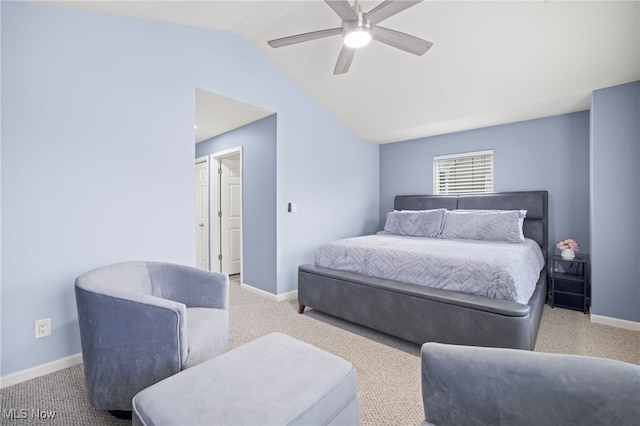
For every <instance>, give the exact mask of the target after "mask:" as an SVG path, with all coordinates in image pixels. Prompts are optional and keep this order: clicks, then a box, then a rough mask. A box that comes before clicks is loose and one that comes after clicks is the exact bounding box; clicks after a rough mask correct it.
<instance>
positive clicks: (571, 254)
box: [560, 249, 576, 260]
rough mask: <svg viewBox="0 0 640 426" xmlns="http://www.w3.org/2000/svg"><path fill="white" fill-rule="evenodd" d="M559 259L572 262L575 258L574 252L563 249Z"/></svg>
mask: <svg viewBox="0 0 640 426" xmlns="http://www.w3.org/2000/svg"><path fill="white" fill-rule="evenodd" d="M560 257H562V258H563V259H567V260H573V259H575V258H576V252H575V251H573V250H571V249H563V250H562V251H561V252H560Z"/></svg>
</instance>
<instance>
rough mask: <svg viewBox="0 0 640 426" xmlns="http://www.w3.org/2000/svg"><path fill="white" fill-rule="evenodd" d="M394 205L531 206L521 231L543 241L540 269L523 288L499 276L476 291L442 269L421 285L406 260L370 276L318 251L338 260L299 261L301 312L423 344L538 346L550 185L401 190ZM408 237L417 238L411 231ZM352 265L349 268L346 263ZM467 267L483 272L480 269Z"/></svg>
mask: <svg viewBox="0 0 640 426" xmlns="http://www.w3.org/2000/svg"><path fill="white" fill-rule="evenodd" d="M394 209H395V210H398V211H424V210H437V209H446V210H447V211H450V212H455V213H458V212H459V213H464V212H466V211H469V212H474V211H477V210H501V211H504V210H509V211H518V210H526V217H525V218H524V221H523V223H522V236H521V237H524V238H525V239H526V241H527V242H528V244H533V245H537V247H536V249H537V248H539V250H538V251H539V252H540V255H541V257H542V260H541V261H542V263H541V267H540V271H539V272H538V273H537V276H535V277H534V278H533V282H528V283H527V284H526V285H525V287H528V288H527V289H525V290H517V289H516V290H511V289H506V290H505V288H506V287H505V288H503V287H504V286H502V283H501V284H500V286H494V287H495V288H494V289H493V290H491V291H490V292H489V293H488V294H485V295H480V294H471V293H469V292H468V291H467V289H463V288H453V289H452V288H450V287H447V285H446V283H445V281H447V280H446V277H444V276H443V277H441V278H437V277H438V275H437V274H436V275H435V276H436V278H433V276H432V277H431V280H435V281H436V282H435V283H432V284H431V285H432V286H431V287H428V286H425V285H420V284H416V283H414V282H411V281H412V277H414V276H415V275H416V273H414V272H411V271H409V269H410V268H408V267H407V268H404V267H400V268H396V269H399V271H395V272H394V273H392V274H391V275H389V274H386V275H385V274H382V277H381V276H371V275H368V274H369V273H370V272H362V271H360V270H359V269H357V268H356V267H355V266H353V265H351V266H350V267H345V266H343V265H340V266H334V264H332V263H331V262H328V263H327V261H326V260H320V261H319V258H318V257H317V258H316V263H320V264H326V265H330V266H332V267H326V266H318V265H317V264H316V265H300V266H299V267H298V302H299V312H300V313H301V314H302V313H304V310H305V307H310V308H312V309H315V310H318V311H320V312H324V313H327V314H330V315H333V316H336V317H339V318H342V319H345V320H348V321H351V322H354V323H357V324H360V325H363V326H366V327H369V328H372V329H375V330H378V331H381V332H384V333H387V334H390V335H393V336H396V337H399V338H402V339H405V340H408V341H411V342H414V343H417V344H423V343H425V342H428V341H435V342H441V343H450V344H461V345H473V346H490V347H506V348H514V349H527V350H533V348H534V346H535V342H536V337H537V334H538V328H539V325H540V319H541V316H542V310H543V307H544V303H545V301H546V297H547V258H548V255H547V246H548V235H547V234H548V231H547V229H548V194H547V192H546V191H524V192H506V193H493V194H482V195H458V196H451V195H446V196H438V195H398V196H396V197H395V201H394ZM450 216H451V214H450ZM443 232H444V231H443ZM381 234H383V235H381V236H380V237H383V238H385V237H388V236H385V235H384V234H385V233H384V232H383V233H381ZM368 237H369V236H367V237H364V238H368ZM392 237H393V238H392V239H393V244H392V243H391V241H392V240H391V239H388V240H387V241H389V243H388V244H386V245H387V246H388V247H392V246H394V245H395V244H396V240H397V241H398V244H401V241H400V240H405V239H406V238H405V239H403V238H397V237H395V236H392ZM408 239H409V240H412V238H411V237H409V238H408ZM349 240H351V239H346V241H347V242H346V243H344V244H349ZM415 240H416V238H413V241H415ZM341 241H343V240H341ZM365 241H366V240H365ZM451 243H454V241H451ZM476 243H477V242H475V243H472V244H471V245H474V244H476ZM506 244H507V245H508V244H509V243H506ZM365 245H366V244H365ZM523 245H524V244H523ZM398 247H401V249H400V250H404V249H406V248H402V247H403V246H398ZM319 249H321V248H319ZM334 249H335V248H334ZM338 250H339V247H338ZM407 250H408V249H407ZM411 250H412V249H411ZM453 250H454V251H455V250H456V249H455V248H454V249H453ZM482 250H484V251H485V252H493V250H489V249H481V250H480V251H482ZM476 251H478V250H477V249H476ZM496 253H498V251H497V250H496ZM501 253H502V254H499V255H497V256H494V257H496V258H497V259H502V258H505V256H506V255H505V254H504V252H501ZM316 254H318V250H316ZM321 257H322V253H321V254H320V258H321ZM345 257H346V256H336V257H335V258H334V261H335V262H338V261H340V262H341V260H340V259H344V258H345ZM464 257H467V255H466V254H462V255H461V258H464ZM396 258H397V259H398V260H401V259H405V258H406V256H405V253H404V252H399V254H397V256H396ZM336 259H337V260H336ZM503 260H504V259H503ZM438 262H439V261H438ZM509 263H511V262H510V261H508V262H504V261H503V262H502V264H504V265H508V264H509ZM338 268H342V269H338ZM349 268H351V270H348V269H349ZM494 268H497V267H494V266H491V267H489V268H488V269H487V267H486V266H485V269H487V270H488V271H490V270H492V269H494ZM344 269H347V270H344ZM379 269H380V268H379ZM405 269H406V270H405ZM424 269H425V268H423V271H422V272H421V273H423V272H424ZM519 269H521V268H520V267H518V268H515V272H514V273H517V272H518V270H519ZM394 274H395V275H394ZM467 274H470V275H471V276H481V275H482V273H480V272H478V273H476V272H467ZM378 275H380V274H378ZM418 275H420V274H418ZM389 277H391V278H389ZM536 278H537V279H536ZM509 280H511V278H506V279H504V280H503V281H505V282H507V284H505V285H506V286H507V287H508V286H509V285H511V284H510V283H508V281H509ZM501 286H502V287H501Z"/></svg>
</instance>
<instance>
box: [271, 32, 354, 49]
mask: <svg viewBox="0 0 640 426" xmlns="http://www.w3.org/2000/svg"><path fill="white" fill-rule="evenodd" d="M337 34H342V27H339V28H331V29H328V30H320V31H313V32H310V33H304V34H298V35H293V36H289V37H282V38H277V39H275V40H269V41H268V42H267V43H269V46H271V47H283V46H289V45H291V44H297V43H303V42H305V41H311V40H316V39H318V38H324V37H330V36H333V35H337Z"/></svg>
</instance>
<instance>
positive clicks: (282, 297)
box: [240, 283, 298, 302]
mask: <svg viewBox="0 0 640 426" xmlns="http://www.w3.org/2000/svg"><path fill="white" fill-rule="evenodd" d="M240 288H242V289H243V290H247V291H250V292H252V293H256V294H259V295H260V296H262V297H266V298H267V299H269V300H273V301H275V302H282V301H283V300H290V299H297V298H298V290H293V291H290V292H287V293H282V294H273V293H269V292H268V291H264V290H261V289H259V288H256V287H253V286H250V285H249V284H245V283H240Z"/></svg>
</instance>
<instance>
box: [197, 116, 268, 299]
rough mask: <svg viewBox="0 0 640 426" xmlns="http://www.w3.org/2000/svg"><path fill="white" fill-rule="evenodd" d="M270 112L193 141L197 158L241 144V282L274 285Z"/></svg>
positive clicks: (251, 284)
mask: <svg viewBox="0 0 640 426" xmlns="http://www.w3.org/2000/svg"><path fill="white" fill-rule="evenodd" d="M276 122H277V116H276V115H275V114H274V115H271V116H269V117H266V118H263V119H262V120H258V121H256V122H253V123H250V124H247V125H246V126H243V127H240V128H238V129H235V130H232V131H230V132H227V133H224V134H222V135H220V136H216V137H214V138H211V139H207V140H206V141H202V142H200V143H198V144H196V158H199V157H204V156H207V155H210V154H214V153H216V152H220V151H224V150H226V149H229V148H234V147H237V146H242V247H243V257H242V262H243V265H242V273H243V276H242V282H243V283H245V284H248V285H250V286H252V287H256V288H259V289H261V290H264V291H267V292H269V293H272V294H276V293H277V285H276V275H277V273H276V246H277V245H276V131H277V126H276Z"/></svg>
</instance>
